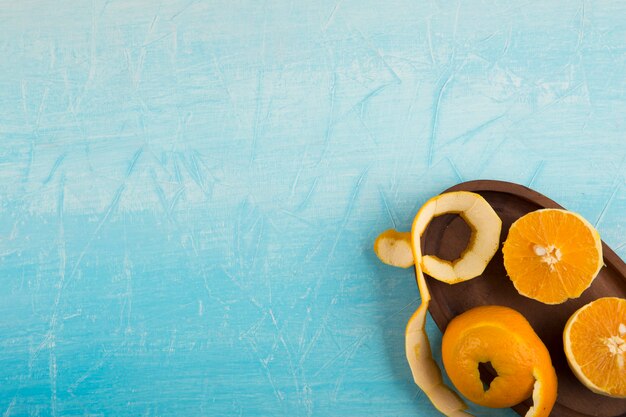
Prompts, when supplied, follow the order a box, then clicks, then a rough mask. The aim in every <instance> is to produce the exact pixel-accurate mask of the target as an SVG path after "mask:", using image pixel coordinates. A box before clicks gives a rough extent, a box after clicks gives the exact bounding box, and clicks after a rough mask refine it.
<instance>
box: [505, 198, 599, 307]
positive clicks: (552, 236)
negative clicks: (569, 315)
mask: <svg viewBox="0 0 626 417" xmlns="http://www.w3.org/2000/svg"><path fill="white" fill-rule="evenodd" d="M502 253H503V255H504V267H505V268H506V271H507V274H508V275H509V277H510V278H511V281H513V285H514V286H515V288H516V289H517V291H518V292H519V293H520V294H522V295H524V296H526V297H529V298H532V299H535V300H537V301H541V302H543V303H545V304H559V303H562V302H564V301H566V300H567V299H569V298H578V297H579V296H580V295H581V294H582V293H583V291H585V290H586V289H587V288H589V286H590V285H591V283H592V281H593V279H594V278H595V277H596V275H598V272H600V268H602V265H603V258H602V241H601V240H600V235H599V233H598V232H597V231H596V229H595V228H594V227H593V226H592V225H591V224H590V223H589V222H588V221H587V220H585V219H584V218H583V217H582V216H580V215H579V214H576V213H572V212H571V211H567V210H561V209H543V210H537V211H533V212H531V213H528V214H526V215H524V216H522V217H520V218H519V219H518V220H517V221H515V222H514V223H513V224H512V225H511V228H510V229H509V234H508V236H507V238H506V241H505V242H504V247H503V248H502Z"/></svg>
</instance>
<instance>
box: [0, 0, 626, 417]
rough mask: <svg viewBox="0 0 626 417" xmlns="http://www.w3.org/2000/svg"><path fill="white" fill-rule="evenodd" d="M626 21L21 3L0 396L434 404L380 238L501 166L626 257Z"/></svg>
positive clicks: (529, 13) (442, 10) (193, 406)
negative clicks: (418, 375)
mask: <svg viewBox="0 0 626 417" xmlns="http://www.w3.org/2000/svg"><path fill="white" fill-rule="evenodd" d="M547 3H549V4H547ZM625 17H626V4H624V2H621V1H601V2H591V1H587V2H579V1H553V2H540V1H530V2H523V3H522V2H509V1H484V2H444V1H442V2H437V1H390V2H376V1H355V0H339V1H337V0H331V1H315V2H308V4H306V3H305V2H297V1H296V2H288V1H209V2H201V1H189V0H184V1H182V0H181V1H178V0H170V1H156V2H153V1H148V0H132V1H116V0H108V1H101V0H93V1H78V0H74V1H68V0H60V1H44V0H37V1H34V0H20V1H7V0H0V57H1V59H0V141H1V142H0V285H1V287H2V292H1V293H2V297H1V298H0V378H1V383H0V412H1V413H3V414H2V415H3V416H5V417H6V416H72V415H93V416H100V415H102V416H105V415H106V416H109V415H110V416H125V415H128V416H135V415H144V416H173V415H180V416H194V415H207V416H209V415H210V416H237V415H242V416H257V415H258V416H269V415H284V416H356V415H367V416H414V415H420V416H436V415H438V413H437V412H436V411H435V410H434V409H433V407H432V406H431V405H430V404H429V403H428V401H427V399H426V398H425V397H424V395H423V394H422V393H421V392H420V390H419V389H417V388H416V387H415V386H414V385H413V384H412V382H411V376H410V372H409V369H408V367H407V365H406V362H405V359H404V351H403V329H404V326H405V323H406V321H407V319H408V318H409V316H410V314H411V312H412V311H413V310H414V309H415V308H416V307H417V305H418V303H419V298H418V294H417V290H416V287H415V284H414V281H413V275H412V273H411V272H410V271H406V270H396V269H393V268H390V267H387V266H384V265H381V264H380V263H379V262H377V260H376V259H375V256H374V255H373V253H372V249H371V247H372V242H373V239H374V238H375V236H376V235H377V233H379V232H380V231H382V230H384V229H386V228H389V227H397V228H399V229H408V228H409V225H410V222H411V219H412V217H413V216H414V214H415V212H416V210H417V208H418V207H419V206H420V205H421V204H422V203H423V202H424V201H425V200H426V199H427V198H428V197H430V196H432V195H433V194H436V193H438V192H440V191H442V190H443V189H445V188H446V187H449V186H451V185H453V184H455V183H457V182H460V181H463V180H470V179H477V178H494V179H503V180H509V181H515V182H519V183H522V184H526V185H530V186H532V187H534V188H536V189H537V190H539V191H540V192H543V193H545V194H547V195H549V196H551V197H552V198H554V199H555V200H556V201H558V202H560V203H561V204H563V205H565V206H566V207H568V208H570V209H573V210H576V211H578V212H580V213H582V214H583V215H584V216H585V217H586V218H588V219H589V220H590V221H592V222H593V223H595V224H596V225H597V227H598V228H599V230H600V232H601V234H602V236H603V238H604V239H605V241H606V242H608V243H609V244H610V245H611V246H612V247H613V248H614V249H616V251H617V252H618V254H619V255H621V256H622V257H624V256H626V240H625V238H624V236H626V219H625V218H624V213H625V210H626V187H625V184H624V182H625V174H626V165H625V163H624V159H625V156H626V146H625V145H626V135H625V131H626V121H625V120H626V119H625V118H624V115H625V114H626V77H624V74H626V46H625V43H624V39H626V23H625V22H626V19H625ZM428 332H429V334H430V335H431V337H432V342H433V346H434V352H435V355H436V356H437V357H439V355H440V349H439V346H440V341H441V335H440V333H439V331H438V330H437V328H436V327H435V326H434V324H433V323H432V321H431V322H429V328H428ZM473 411H474V412H475V413H476V415H478V416H512V415H513V414H512V413H511V412H508V411H506V410H495V411H494V410H487V409H482V408H477V407H473Z"/></svg>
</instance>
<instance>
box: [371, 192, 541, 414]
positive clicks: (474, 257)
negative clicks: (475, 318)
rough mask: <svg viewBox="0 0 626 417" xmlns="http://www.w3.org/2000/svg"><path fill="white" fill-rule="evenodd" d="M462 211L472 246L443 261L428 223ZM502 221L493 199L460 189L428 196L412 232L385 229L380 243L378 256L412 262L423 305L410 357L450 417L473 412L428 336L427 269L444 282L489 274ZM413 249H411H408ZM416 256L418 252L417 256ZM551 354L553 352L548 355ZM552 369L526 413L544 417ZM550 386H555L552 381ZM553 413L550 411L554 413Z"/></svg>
mask: <svg viewBox="0 0 626 417" xmlns="http://www.w3.org/2000/svg"><path fill="white" fill-rule="evenodd" d="M449 213H453V214H454V213H456V214H458V215H459V216H461V217H462V218H463V219H464V220H465V222H466V223H467V225H468V226H469V227H470V229H471V231H472V234H471V237H470V241H469V244H468V246H467V248H466V249H465V250H464V251H463V253H462V254H461V256H460V257H459V259H457V260H454V261H446V260H442V259H440V258H438V257H436V256H433V255H422V249H421V243H420V239H421V237H422V235H423V234H424V233H425V231H426V228H427V227H428V224H429V223H430V222H431V221H432V220H433V219H434V218H435V217H437V216H441V215H444V214H449ZM501 229H502V221H501V220H500V218H499V217H498V215H497V213H496V212H495V211H494V210H493V208H492V207H491V206H490V205H489V203H488V202H487V201H486V200H485V199H484V198H483V197H482V196H481V195H479V194H476V193H472V192H467V191H457V192H448V193H444V194H440V195H438V196H435V197H433V198H431V199H430V200H428V201H427V202H426V203H425V204H424V205H423V206H422V207H421V208H420V210H419V211H418V213H417V215H416V216H415V218H414V220H413V225H412V228H411V234H410V236H409V235H408V233H400V232H396V231H394V230H387V231H385V232H383V233H382V234H381V235H380V236H379V237H378V238H377V239H376V242H375V244H374V250H375V252H376V255H377V256H378V258H379V259H380V260H381V261H382V262H384V263H386V264H389V265H392V266H398V267H403V268H406V267H408V266H410V265H411V264H410V262H411V261H412V262H413V264H414V265H415V277H416V281H417V286H418V289H419V292H420V295H421V304H420V306H419V307H418V308H417V310H416V311H415V312H414V313H413V315H412V316H411V318H410V319H409V321H408V323H407V326H406V332H405V350H406V357H407V361H408V363H409V366H410V368H411V373H412V375H413V380H414V381H415V383H416V384H417V385H418V386H419V387H420V388H421V389H422V391H424V393H425V394H426V395H427V396H428V398H429V399H430V401H431V402H432V404H433V405H434V407H435V408H437V409H438V410H439V411H441V412H442V413H443V414H444V415H446V416H448V417H464V416H471V414H469V413H468V412H467V411H465V410H467V405H466V404H465V402H464V401H463V400H462V399H461V397H460V396H459V395H458V394H457V393H456V392H454V391H453V390H452V389H451V388H450V387H448V386H447V385H445V384H444V382H443V377H442V374H441V369H440V368H439V366H438V365H437V363H436V362H435V360H434V359H433V356H432V351H431V347H430V342H429V340H428V335H427V334H426V330H425V324H426V314H427V312H428V306H429V304H430V298H431V297H430V292H429V290H428V286H427V285H426V279H425V277H424V272H425V273H427V274H428V275H430V276H431V277H433V278H434V279H437V280H439V281H442V282H446V283H448V284H455V283H458V282H462V281H466V280H469V279H472V278H475V277H477V276H479V275H481V274H482V273H483V271H484V270H485V268H486V267H487V265H488V264H489V261H490V260H491V259H492V258H493V256H494V255H495V253H496V252H497V250H498V247H499V244H500V232H501ZM409 247H410V250H411V253H409V252H408V250H409V249H408V248H409ZM411 255H412V256H411ZM548 358H549V356H548ZM551 375H552V374H551V373H550V372H549V371H546V370H545V369H543V368H537V369H535V370H534V374H533V377H534V378H535V383H534V389H533V391H532V395H533V402H534V406H533V407H531V408H530V409H529V410H528V412H527V414H526V417H541V416H544V415H547V414H545V409H546V408H547V407H546V406H545V404H549V403H550V401H552V403H553V400H552V397H551V394H550V392H548V391H547V390H546V388H545V386H546V383H545V382H544V381H546V380H548V379H549V378H551ZM548 385H549V384H548ZM548 414H549V412H548Z"/></svg>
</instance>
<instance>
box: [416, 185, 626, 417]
mask: <svg viewBox="0 0 626 417" xmlns="http://www.w3.org/2000/svg"><path fill="white" fill-rule="evenodd" d="M446 191H473V192H475V193H478V194H481V195H482V196H483V197H484V198H485V199H486V200H487V201H488V202H489V203H490V204H491V205H492V206H493V208H494V210H495V211H496V212H497V213H498V215H499V216H500V218H501V219H502V234H501V236H500V241H501V242H504V239H506V236H507V234H508V231H509V227H510V226H511V223H513V222H514V221H515V220H516V219H518V218H519V217H520V216H522V215H524V214H526V213H528V212H530V211H534V210H537V209H540V208H561V206H559V205H558V204H557V203H555V202H554V201H552V200H550V199H549V198H547V197H546V196H543V195H541V194H539V193H537V192H536V191H533V190H531V189H529V188H526V187H524V186H522V185H518V184H512V183H508V182H502V181H489V180H479V181H469V182H464V183H461V184H458V185H455V186H454V187H452V188H449V189H448V190H446ZM469 234H470V230H469V228H468V226H467V225H466V224H465V222H464V221H463V220H462V219H461V218H460V217H458V216H456V215H444V216H440V217H438V218H436V219H434V220H433V222H431V224H430V225H429V227H428V229H427V230H426V233H425V234H424V238H423V240H422V245H423V246H422V247H423V248H424V253H426V254H435V255H438V256H440V257H441V258H444V259H448V260H452V259H455V258H457V257H458V255H459V254H460V252H461V251H462V250H463V248H464V247H465V246H466V244H467V240H468V239H469ZM602 249H603V253H604V263H605V264H606V266H605V267H603V268H602V269H601V271H600V273H599V274H598V276H597V277H596V279H595V280H594V282H593V284H592V285H591V287H590V288H588V289H587V290H586V291H585V292H584V293H583V294H582V296H581V297H580V298H578V299H575V300H570V301H567V302H565V303H563V304H559V305H546V304H542V303H540V302H538V301H535V300H532V299H530V298H526V297H523V296H521V295H519V294H518V293H517V291H516V290H515V288H514V287H513V284H512V283H511V281H510V279H509V278H508V277H507V275H506V272H505V270H504V265H503V258H502V251H498V252H497V253H496V255H495V256H494V258H493V259H492V260H491V262H490V263H489V265H488V266H487V268H486V270H485V272H484V273H483V275H482V276H481V277H478V278H476V279H472V280H469V281H466V282H463V283H459V284H456V285H448V284H445V283H442V282H440V281H437V280H434V279H432V278H431V277H428V276H427V278H426V281H427V284H428V287H429V288H430V291H431V294H432V301H431V303H430V312H431V314H432V316H433V319H434V320H435V323H437V325H438V326H439V328H440V329H441V330H442V331H444V330H445V328H446V326H447V325H448V323H449V322H450V320H452V318H454V317H456V316H457V315H459V314H461V313H463V312H464V311H466V310H469V309H470V308H472V307H476V306H479V305H489V304H497V305H504V306H509V307H512V308H514V309H515V310H517V311H519V312H521V313H522V314H523V315H524V316H525V317H526V318H527V319H528V321H529V322H530V324H531V325H532V326H533V328H534V329H535V331H536V332H537V334H538V335H539V337H541V339H542V340H543V342H544V343H545V344H546V346H547V347H548V350H549V351H550V355H551V356H552V363H553V365H554V367H555V369H556V372H557V375H558V383H559V388H558V397H557V403H556V404H555V406H554V409H553V411H552V413H551V416H555V417H557V416H558V417H590V416H595V417H618V416H626V399H613V398H609V397H605V396H602V395H598V394H594V393H592V392H591V391H589V390H588V389H587V388H585V387H584V386H583V385H582V384H581V383H580V382H578V380H577V379H576V377H575V376H574V375H573V374H572V372H571V371H570V369H569V366H568V365H567V360H566V359H565V354H564V353H563V341H562V334H563V328H564V327H565V323H566V321H567V319H568V318H569V317H570V316H571V315H572V313H574V311H576V310H577V309H578V308H579V307H581V306H583V305H584V304H587V303H588V302H590V301H592V300H595V299H597V298H599V297H604V296H609V295H611V296H617V297H622V298H626V264H624V262H623V261H622V260H621V259H620V258H619V257H618V256H617V255H616V254H615V252H613V251H612V250H611V249H610V248H609V247H608V246H607V245H606V244H604V243H603V244H602ZM531 404H532V400H530V399H529V400H527V401H525V402H523V403H521V404H518V405H517V406H515V407H513V409H514V410H515V411H517V412H518V413H519V414H520V415H524V414H525V413H526V411H527V410H528V408H529V406H530V405H531Z"/></svg>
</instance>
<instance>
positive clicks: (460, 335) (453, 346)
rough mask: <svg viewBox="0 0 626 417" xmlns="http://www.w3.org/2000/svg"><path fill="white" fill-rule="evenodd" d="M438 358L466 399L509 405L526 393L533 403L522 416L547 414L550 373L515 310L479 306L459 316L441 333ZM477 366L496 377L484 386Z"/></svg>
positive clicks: (552, 388)
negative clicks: (487, 366)
mask: <svg viewBox="0 0 626 417" xmlns="http://www.w3.org/2000/svg"><path fill="white" fill-rule="evenodd" d="M442 354H443V363H444V366H445V368H446V372H447V373H448V376H449V377H450V380H451V381H452V383H453V384H454V386H455V387H456V388H457V389H458V390H459V391H460V392H461V394H463V395H464V396H466V397H467V398H469V399H470V400H471V401H473V402H475V403H477V404H480V405H483V406H486V407H496V408H503V407H511V406H513V405H515V404H518V403H520V402H522V401H523V400H525V399H526V398H528V397H530V395H531V393H532V395H533V402H534V404H533V407H531V409H530V410H529V411H528V413H527V414H526V415H527V416H535V417H539V416H548V415H550V411H551V410H552V407H553V406H554V402H555V401H556V392H557V378H556V372H555V370H554V368H553V367H552V361H551V360H550V354H549V353H548V350H547V349H546V347H545V345H544V344H543V342H542V341H541V339H539V337H538V336H537V335H536V334H535V332H534V330H533V328H532V327H531V326H530V324H529V323H528V321H527V320H526V319H525V318H524V316H522V315H521V314H520V313H518V312H517V311H515V310H513V309H511V308H508V307H502V306H481V307H476V308H473V309H471V310H468V311H466V312H465V313H463V314H460V315H459V316H457V317H455V318H454V319H453V320H452V321H451V322H450V324H448V328H447V329H446V331H445V333H444V335H443V342H442ZM480 363H490V364H491V366H492V367H493V369H494V370H495V371H496V373H497V376H496V377H495V379H493V381H491V383H490V384H489V386H488V387H485V386H484V384H483V382H482V380H481V378H480V373H479V369H478V365H479V364H480ZM533 387H534V388H533Z"/></svg>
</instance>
